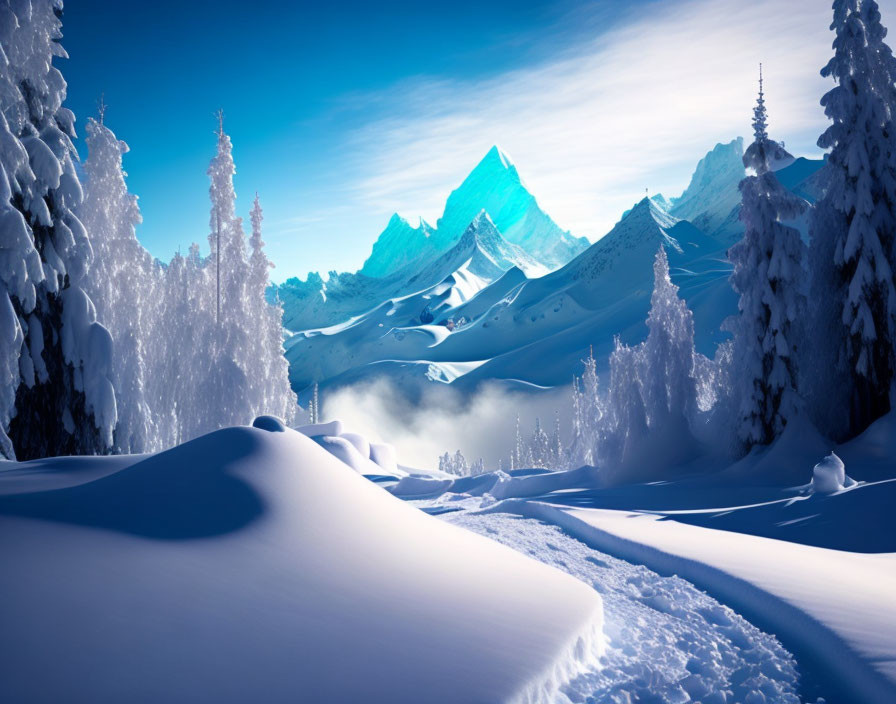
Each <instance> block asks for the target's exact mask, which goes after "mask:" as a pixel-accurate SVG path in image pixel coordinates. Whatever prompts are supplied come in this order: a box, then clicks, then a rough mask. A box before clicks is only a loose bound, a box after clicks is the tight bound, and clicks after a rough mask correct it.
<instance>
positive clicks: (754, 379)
mask: <svg viewBox="0 0 896 704" xmlns="http://www.w3.org/2000/svg"><path fill="white" fill-rule="evenodd" d="M780 151H781V148H780V146H779V145H778V144H777V143H775V142H774V141H773V140H771V139H769V136H768V121H767V112H766V107H765V98H764V94H763V90H762V70H761V67H760V74H759V97H758V99H757V101H756V107H755V108H754V110H753V143H752V144H751V145H750V146H749V147H748V148H747V150H746V152H745V153H744V157H743V162H744V166H745V167H747V169H748V170H749V171H751V172H752V173H751V175H749V176H747V177H746V178H744V179H743V181H741V183H740V192H741V197H742V206H741V211H740V218H741V220H742V221H743V223H744V236H743V239H742V240H741V241H740V242H738V243H737V244H735V245H734V246H733V247H731V249H730V250H729V252H728V257H729V259H730V261H731V263H732V265H733V267H734V271H733V273H732V274H731V285H732V286H733V288H734V290H735V291H736V292H737V293H738V294H739V296H740V298H739V301H738V311H739V314H738V315H737V316H734V317H733V318H732V319H730V320H729V321H728V327H729V329H731V330H732V332H733V333H734V350H735V351H734V358H735V363H736V364H737V371H736V378H737V379H738V381H739V382H741V383H742V384H743V388H742V389H740V391H739V393H736V396H737V397H738V401H737V403H738V410H737V437H738V440H739V442H740V443H741V444H742V445H743V446H744V447H746V448H749V447H751V446H753V445H757V444H760V445H764V444H768V443H770V442H771V441H772V440H774V439H775V438H776V437H777V436H778V435H780V434H781V431H782V430H783V429H784V426H785V425H787V422H788V420H789V419H790V418H791V417H792V416H793V415H794V414H795V413H796V410H797V407H798V405H799V404H798V396H797V386H798V374H797V341H798V339H799V326H800V323H801V321H802V320H803V318H804V315H805V311H806V298H805V290H804V283H803V281H804V278H805V277H804V270H805V269H804V268H805V260H806V247H805V245H804V244H803V241H802V240H801V239H800V234H799V232H798V231H797V230H796V229H794V228H792V227H789V226H788V225H785V224H784V222H783V221H786V220H793V219H794V218H796V217H798V216H799V215H800V214H801V213H803V212H804V211H805V209H806V204H805V202H804V201H803V200H802V199H800V198H798V197H797V196H795V195H793V194H792V193H791V192H790V191H788V190H787V189H786V188H784V187H783V186H782V185H781V183H780V182H779V181H778V179H777V177H776V176H775V173H774V171H773V170H772V163H771V162H772V159H773V156H774V155H775V154H777V153H779V152H780Z"/></svg>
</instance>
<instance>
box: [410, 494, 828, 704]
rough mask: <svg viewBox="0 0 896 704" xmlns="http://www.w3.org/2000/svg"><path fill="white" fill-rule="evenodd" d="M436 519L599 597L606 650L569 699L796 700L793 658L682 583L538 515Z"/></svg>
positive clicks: (659, 703) (671, 703) (653, 703)
mask: <svg viewBox="0 0 896 704" xmlns="http://www.w3.org/2000/svg"><path fill="white" fill-rule="evenodd" d="M421 503H422V502H421ZM440 518H442V519H443V520H445V521H448V522H450V523H454V524H456V525H459V526H462V527H464V528H467V529H468V530H471V531H473V532H476V533H479V534H481V535H484V536H487V537H489V538H491V539H493V540H496V541H498V542H500V543H503V544H505V545H507V546H509V547H512V548H514V549H516V550H518V551H519V552H522V553H523V554H525V555H528V556H530V557H532V558H534V559H536V560H539V561H540V562H543V563H545V564H547V565H551V566H553V567H556V568H558V569H560V570H562V571H564V572H566V573H568V574H570V575H572V576H574V577H576V578H577V579H579V580H581V581H583V582H585V583H586V584H589V585H591V586H592V587H593V588H594V589H595V590H596V591H598V592H599V593H600V595H601V597H602V598H603V600H604V610H605V626H604V628H605V635H606V638H607V651H606V654H605V656H604V657H603V658H602V659H601V665H602V667H601V669H600V670H598V671H589V672H586V673H584V674H582V675H579V676H578V677H577V678H576V679H574V680H573V681H572V682H570V683H569V684H568V685H567V686H566V687H565V688H564V694H565V696H566V697H567V698H568V701H570V702H574V703H576V704H578V703H580V702H581V703H583V704H590V703H597V702H601V703H603V702H613V703H614V704H615V703H619V704H623V703H625V704H631V703H633V702H639V703H642V704H648V703H649V704H685V703H686V702H702V703H703V704H731V703H733V702H739V703H743V704H772V703H773V702H774V703H775V704H779V703H780V704H798V703H799V702H801V701H802V700H801V699H800V698H799V696H798V694H797V692H798V687H799V674H798V671H797V666H796V661H795V660H794V658H793V656H792V655H791V654H790V653H789V652H788V651H787V650H785V649H784V647H783V646H782V645H781V644H780V643H779V642H778V640H777V639H776V638H774V637H773V636H771V635H769V634H767V633H764V632H762V631H760V630H759V629H758V628H756V627H755V626H753V625H752V624H750V623H749V622H747V621H746V620H744V619H743V618H742V617H741V616H739V615H738V614H737V613H735V612H734V611H732V610H731V609H730V608H728V607H727V606H723V605H721V604H720V603H719V602H717V601H716V600H715V599H713V598H712V597H710V596H709V595H707V594H706V593H704V592H701V591H699V590H698V589H697V588H696V587H694V586H693V585H692V584H691V583H690V582H687V581H685V580H683V579H681V578H679V577H661V576H660V575H658V574H657V573H655V572H653V571H651V570H649V569H647V568H646V567H644V566H642V565H636V564H632V563H629V562H625V561H624V560H620V559H617V558H615V557H612V556H610V555H607V554H605V553H602V552H599V551H596V550H592V549H591V548H589V547H588V546H587V545H585V544H584V543H582V542H580V541H578V540H576V539H575V538H572V537H570V536H569V535H567V534H566V533H564V532H563V531H562V529H561V528H559V527H558V526H554V525H550V524H547V523H543V522H541V521H537V520H533V519H525V518H519V517H514V516H508V515H504V514H471V513H469V512H467V511H456V512H451V513H445V514H442V515H441V516H440ZM546 598H549V596H548V595H546ZM819 701H821V700H819Z"/></svg>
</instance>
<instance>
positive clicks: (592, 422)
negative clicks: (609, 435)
mask: <svg viewBox="0 0 896 704" xmlns="http://www.w3.org/2000/svg"><path fill="white" fill-rule="evenodd" d="M582 364H583V365H584V367H585V371H584V372H583V374H582V377H581V379H579V378H576V377H573V433H572V440H571V441H570V444H569V448H568V451H567V452H566V459H565V463H566V464H567V465H568V466H569V467H581V466H583V465H594V463H595V462H596V458H597V445H598V442H599V437H600V426H601V423H602V422H603V416H604V408H603V402H602V400H601V398H600V393H599V391H600V389H599V384H598V377H597V361H596V360H595V359H594V348H593V347H590V348H589V349H588V357H587V358H586V359H583V360H582Z"/></svg>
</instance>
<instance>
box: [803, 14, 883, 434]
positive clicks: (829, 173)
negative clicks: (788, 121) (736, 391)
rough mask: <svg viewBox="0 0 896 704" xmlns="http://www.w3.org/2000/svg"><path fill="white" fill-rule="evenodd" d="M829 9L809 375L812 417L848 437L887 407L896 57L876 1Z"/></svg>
mask: <svg viewBox="0 0 896 704" xmlns="http://www.w3.org/2000/svg"><path fill="white" fill-rule="evenodd" d="M833 8H834V20H833V23H832V24H831V29H832V30H833V31H834V32H835V35H836V36H835V39H834V43H833V48H834V56H833V57H832V58H831V60H830V61H829V62H828V64H827V65H826V66H825V67H824V68H823V69H822V72H821V73H822V75H823V76H825V77H830V78H833V79H834V80H835V81H836V85H835V86H834V87H833V88H832V89H831V90H830V91H828V92H827V93H826V94H825V95H824V97H822V99H821V104H822V106H823V107H824V111H825V115H827V117H828V118H829V119H830V120H831V124H830V125H829V126H828V128H827V129H826V130H825V132H824V133H823V134H822V135H821V137H819V140H818V145H819V146H820V147H821V148H823V149H830V155H829V157H828V160H827V164H826V166H825V168H824V171H823V172H822V176H823V187H824V195H823V196H822V198H821V199H820V200H819V201H818V202H817V204H816V206H815V208H814V210H813V214H812V222H811V226H810V232H811V247H810V270H811V275H812V295H811V300H812V301H813V305H814V306H815V315H814V325H813V328H814V330H815V332H816V333H817V334H816V336H815V338H814V339H813V345H816V346H817V347H818V349H816V350H815V355H814V358H815V361H814V365H813V373H812V375H811V378H812V379H813V381H814V382H815V383H814V385H813V386H814V388H813V392H812V399H813V408H814V411H815V415H816V418H817V419H819V421H820V422H821V424H822V426H823V429H824V430H826V431H827V432H829V433H830V434H831V435H833V436H834V437H835V438H836V439H845V438H846V437H849V436H852V435H855V434H857V433H859V432H861V430H862V429H864V428H865V427H867V425H868V424H869V423H870V422H872V421H873V420H874V419H875V418H877V417H879V416H881V415H883V414H884V413H886V412H887V411H889V410H890V388H891V385H892V383H893V373H894V366H896V364H894V350H893V344H894V339H896V333H894V327H896V326H894V316H896V288H894V283H893V271H894V239H896V237H894V235H896V142H894V140H896V125H894V121H893V113H894V111H896V96H894V81H896V59H894V57H893V55H892V52H891V51H890V48H889V47H888V46H887V44H886V43H885V42H884V39H885V37H886V29H885V28H884V27H883V26H882V24H881V18H880V12H879V10H878V6H877V3H876V2H875V1H874V0H861V2H860V1H859V0H835V2H834V5H833ZM828 409H834V410H835V411H837V415H832V414H830V413H826V412H825V411H826V410H828Z"/></svg>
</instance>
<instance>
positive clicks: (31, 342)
mask: <svg viewBox="0 0 896 704" xmlns="http://www.w3.org/2000/svg"><path fill="white" fill-rule="evenodd" d="M61 14H62V4H61V3H60V2H53V1H52V0H34V1H33V2H28V3H20V2H9V0H0V47H2V53H0V57H2V58H0V145H2V147H0V320H2V323H3V324H2V327H0V331H2V332H0V336H2V339H0V344H2V347H0V373H2V375H3V379H2V381H3V383H2V385H0V388H2V389H3V390H2V391H0V404H2V405H0V428H3V429H5V428H6V427H7V425H8V436H7V434H6V433H5V432H3V431H2V430H0V452H2V453H3V454H5V455H12V453H13V451H14V452H15V454H16V455H17V456H18V458H19V459H20V460H27V459H32V458H36V457H44V456H48V455H62V454H91V453H96V452H104V451H106V450H107V449H108V448H109V447H110V445H111V444H112V431H113V428H114V427H115V423H116V420H117V418H116V407H115V393H114V390H113V387H112V384H111V382H110V380H109V371H110V370H109V367H110V364H111V356H112V339H111V337H110V335H109V333H108V331H107V330H106V329H105V328H104V327H103V326H102V325H100V324H98V323H97V322H96V320H95V309H94V306H93V303H92V302H91V300H90V298H89V297H88V296H87V294H86V293H85V292H84V290H83V288H82V282H83V279H84V276H85V273H86V271H87V268H88V266H89V262H90V243H89V241H88V237H87V232H86V230H85V229H84V226H83V225H82V223H81V221H80V220H79V219H78V218H77V216H76V215H75V210H76V209H77V208H78V206H79V204H80V202H81V199H82V191H81V185H80V183H79V180H78V175H77V172H76V170H75V158H76V154H75V149H74V146H73V145H72V141H71V140H72V138H73V137H74V136H75V130H74V121H75V118H74V115H73V114H72V112H71V111H70V110H68V109H67V108H64V107H62V103H63V100H64V99H65V91H66V84H65V80H64V79H63V78H62V74H61V73H60V72H59V70H58V69H57V68H56V67H55V66H53V59H54V58H55V57H65V56H66V54H65V51H64V50H63V49H62V46H61V45H60V43H59V39H60V37H61V36H62V34H61V21H60V17H61Z"/></svg>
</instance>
